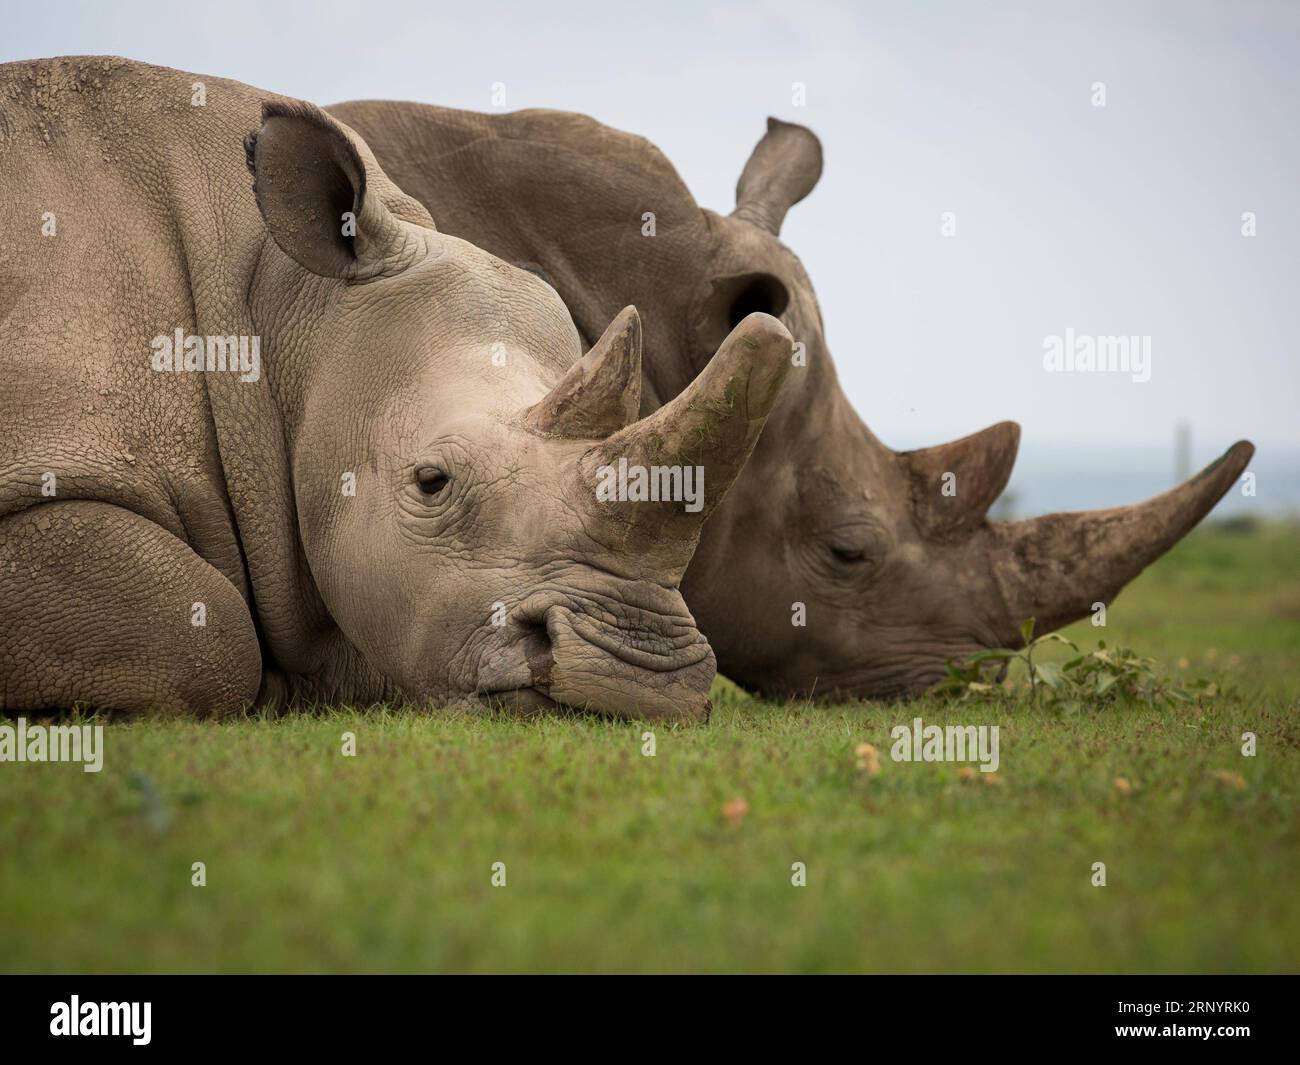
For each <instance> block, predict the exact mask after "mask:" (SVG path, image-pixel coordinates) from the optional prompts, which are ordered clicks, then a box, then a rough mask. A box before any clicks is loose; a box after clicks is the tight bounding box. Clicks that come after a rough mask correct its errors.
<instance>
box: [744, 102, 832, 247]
mask: <svg viewBox="0 0 1300 1065" xmlns="http://www.w3.org/2000/svg"><path fill="white" fill-rule="evenodd" d="M821 176H822V142H821V141H819V140H818V139H817V135H816V134H815V133H813V131H812V130H810V129H808V128H807V127H806V126H799V125H796V124H795V123H793V122H782V121H781V120H780V119H779V118H769V119H768V120H767V133H766V134H765V135H764V137H763V139H762V140H761V141H759V142H758V145H757V147H755V149H754V153H753V154H752V155H751V156H750V157H749V162H747V163H746V164H745V169H744V171H743V172H742V173H741V175H740V181H738V182H737V183H736V209H735V210H734V211H732V212H731V217H732V218H740V219H743V220H744V221H746V222H752V223H753V224H754V225H756V226H758V227H759V228H760V229H766V230H767V231H768V232H769V233H771V234H772V235H773V236H777V235H779V234H780V232H781V223H782V222H783V221H785V213H786V211H788V210H790V208H791V207H793V206H794V205H795V204H796V203H798V202H799V201H800V200H802V199H803V198H804V197H805V196H807V195H808V193H810V192H812V190H813V186H815V185H816V184H817V180H818V179H819V178H820V177H821Z"/></svg>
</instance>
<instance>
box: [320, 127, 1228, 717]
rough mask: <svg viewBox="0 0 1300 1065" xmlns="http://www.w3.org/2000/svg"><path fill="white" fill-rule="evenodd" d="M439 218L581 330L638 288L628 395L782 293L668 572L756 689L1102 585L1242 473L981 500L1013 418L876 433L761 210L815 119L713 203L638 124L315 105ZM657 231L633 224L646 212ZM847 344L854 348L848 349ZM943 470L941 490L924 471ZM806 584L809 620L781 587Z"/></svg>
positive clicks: (781, 205) (695, 355)
mask: <svg viewBox="0 0 1300 1065" xmlns="http://www.w3.org/2000/svg"><path fill="white" fill-rule="evenodd" d="M330 110H331V112H332V113H333V114H336V115H338V116H339V117H341V118H342V119H343V120H344V121H346V122H347V123H349V124H350V125H351V126H352V127H353V128H355V129H357V130H358V131H359V132H361V133H362V135H363V136H365V137H366V139H367V141H368V142H369V143H370V145H371V147H372V149H373V150H374V151H375V154H376V156H377V157H378V159H379V160H380V161H381V162H382V164H383V165H384V167H385V168H386V169H387V170H388V172H389V173H391V174H393V175H394V177H395V179H396V180H398V181H399V182H400V183H401V185H402V187H403V188H405V189H406V190H407V191H408V192H410V193H411V195H413V196H415V197H417V198H418V199H419V200H420V201H421V202H422V203H424V204H425V206H427V207H428V208H429V209H430V210H431V211H432V212H433V213H434V214H435V216H438V217H442V216H443V215H444V214H445V215H446V216H447V217H448V218H449V219H452V220H453V222H452V224H453V227H454V231H455V232H457V233H459V234H460V235H462V236H464V237H466V238H467V239H469V240H472V241H474V242H475V243H476V244H479V245H481V246H482V247H484V248H487V249H488V250H490V251H492V252H494V253H495V254H497V255H499V256H501V257H502V258H505V259H509V260H511V261H525V262H530V263H534V264H536V265H537V266H538V267H540V268H541V270H542V271H543V272H544V274H545V275H546V276H547V277H548V278H549V280H550V281H551V282H552V283H553V284H554V285H555V287H556V289H557V290H558V291H559V293H560V295H561V296H562V297H563V298H564V301H565V303H566V304H567V305H568V306H569V308H570V310H571V311H572V313H573V316H574V319H575V321H576V322H577V324H578V327H579V329H580V330H581V331H582V332H583V335H584V338H586V339H587V340H588V341H590V340H591V339H592V338H593V337H594V336H595V335H596V334H598V333H599V329H600V325H601V323H603V322H604V321H606V320H608V318H609V315H610V314H611V312H612V311H613V310H615V309H617V308H618V307H620V306H623V305H624V304H625V303H630V302H635V303H636V304H637V305H638V306H639V307H641V308H642V309H643V310H644V311H645V312H646V317H647V330H648V331H647V335H646V355H645V362H644V371H645V386H644V389H643V392H642V402H643V406H644V408H645V409H647V410H649V409H653V407H654V406H655V405H656V404H658V403H663V402H667V401H669V400H671V399H672V398H673V397H674V396H676V395H678V393H679V392H680V391H681V390H682V389H683V388H685V387H686V386H687V384H688V383H689V382H690V381H691V379H692V378H693V377H694V376H695V374H696V373H698V372H699V370H700V368H701V367H702V366H703V365H704V364H705V362H706V361H707V360H708V358H709V357H710V353H711V352H712V351H713V350H714V348H716V346H717V344H718V341H719V340H720V339H721V338H722V337H723V336H725V335H726V333H727V330H728V329H730V328H731V327H732V326H733V325H734V324H735V323H736V322H737V321H739V320H740V319H741V318H742V317H743V316H744V315H745V314H747V313H749V312H751V311H767V312H769V313H771V314H774V315H778V316H779V317H780V319H781V321H782V322H783V323H784V324H785V325H786V326H787V327H788V328H789V330H790V332H791V333H792V334H793V336H794V338H795V340H796V341H797V342H800V343H802V344H803V345H804V348H805V351H806V366H803V367H796V368H795V370H794V371H793V373H792V375H791V381H790V383H789V384H788V385H787V387H786V389H785V392H784V393H783V395H782V397H781V400H780V402H779V404H778V407H777V409H776V411H775V412H774V413H773V415H772V417H771V420H770V424H769V426H768V428H767V430H766V432H765V433H764V435H763V437H762V440H761V441H760V442H759V446H758V448H757V449H756V451H755V453H754V456H753V459H752V460H751V461H750V463H749V464H748V466H747V467H746V468H745V470H744V472H743V473H742V475H741V477H740V478H739V480H738V481H737V484H736V486H735V488H734V489H733V491H732V492H731V493H730V494H729V495H728V496H727V498H726V500H725V501H724V502H723V504H722V506H721V507H720V508H719V510H718V512H717V513H716V514H715V515H714V516H713V517H712V518H711V519H710V521H709V523H708V525H707V526H706V528H705V531H704V536H703V539H702V540H701V543H700V547H699V550H698V551H697V553H696V556H695V559H694V561H693V562H692V563H691V566H690V569H689V571H688V572H687V575H686V580H685V582H684V584H683V589H684V591H685V594H686V598H687V602H688V603H689V605H690V608H691V611H692V613H693V614H694V615H695V617H696V619H697V620H698V622H699V624H700V628H701V630H702V631H703V632H704V633H705V634H706V636H707V637H708V639H709V642H710V644H711V645H712V646H713V648H714V650H715V651H716V653H717V655H718V662H719V667H720V668H721V670H722V671H723V672H724V673H726V674H727V675H728V676H730V677H731V678H732V679H734V680H736V681H737V682H739V683H740V684H742V685H744V686H746V687H747V688H750V689H751V690H757V691H762V692H768V693H773V694H786V695H807V694H809V693H813V694H815V695H817V696H825V697H833V696H837V695H840V694H853V695H862V696H888V695H894V694H898V693H905V692H912V691H916V690H918V689H921V688H924V687H925V686H927V685H928V684H930V683H932V682H933V681H934V680H936V679H937V678H939V677H940V676H941V675H942V673H943V668H944V665H945V663H946V662H948V661H949V660H952V659H955V658H962V657H964V656H966V655H968V654H970V653H972V652H974V651H977V650H979V649H981V648H984V647H989V646H1018V645H1019V643H1020V634H1019V628H1020V622H1021V621H1023V620H1024V619H1026V618H1029V617H1036V618H1037V622H1038V626H1037V627H1038V631H1039V632H1045V631H1049V630H1051V629H1054V628H1058V627H1060V626H1061V625H1064V624H1066V623H1068V622H1070V621H1072V620H1075V619H1077V618H1079V617H1083V616H1085V615H1086V614H1087V613H1088V612H1089V611H1090V610H1091V609H1092V608H1093V604H1094V603H1096V602H1104V603H1107V604H1109V602H1110V601H1111V600H1112V599H1113V597H1114V596H1115V595H1116V594H1117V593H1118V592H1119V590H1120V589H1121V588H1122V587H1123V586H1124V585H1125V584H1126V583H1127V582H1128V581H1130V580H1131V579H1132V578H1133V577H1135V576H1136V575H1137V574H1138V573H1139V572H1140V571H1141V570H1142V569H1143V568H1144V567H1145V566H1146V565H1147V564H1149V563H1150V562H1152V561H1153V560H1154V559H1156V558H1157V557H1159V556H1160V555H1161V554H1163V553H1164V552H1165V551H1166V550H1168V549H1169V547H1171V546H1172V545H1173V544H1174V543H1175V542H1177V540H1178V539H1179V538H1180V537H1182V536H1183V535H1185V534H1186V533H1187V532H1188V531H1189V530H1190V529H1191V528H1192V527H1193V526H1194V525H1195V524H1196V523H1197V522H1198V521H1199V520H1200V519H1201V518H1202V517H1203V516H1204V515H1205V514H1206V513H1207V512H1208V511H1209V510H1210V508H1211V507H1213V505H1214V504H1215V502H1217V501H1218V499H1219V498H1220V497H1221V496H1222V495H1223V493H1224V492H1225V491H1227V490H1228V488H1229V487H1231V486H1232V484H1233V483H1234V481H1236V479H1237V478H1238V477H1239V475H1240V474H1241V472H1242V470H1243V469H1244V468H1245V466H1246V463H1247V462H1248V461H1249V459H1250V456H1251V454H1252V451H1253V449H1252V448H1251V446H1250V445H1249V444H1248V443H1244V442H1243V443H1239V444H1236V445H1234V447H1233V448H1232V449H1231V450H1230V451H1228V453H1227V454H1226V455H1225V456H1224V457H1223V458H1222V459H1220V460H1219V461H1218V462H1216V463H1215V464H1214V465H1213V466H1211V467H1210V468H1209V469H1207V470H1205V471H1204V472H1202V473H1201V474H1200V475H1198V476H1197V477H1196V478H1194V479H1192V480H1191V481H1189V482H1187V483H1186V484H1185V485H1182V486H1180V487H1179V488H1177V489H1175V490H1173V491H1172V492H1170V493H1166V494H1165V495H1164V496H1160V497H1157V498H1156V499H1154V500H1151V501H1149V502H1148V503H1145V504H1141V505H1139V506H1133V507H1121V508H1117V509H1114V510H1107V511H1100V512H1094V513H1088V514H1057V515H1050V516H1047V517H1043V518H1039V519H1035V520H1032V521H1023V522H1014V523H995V522H989V521H988V520H986V518H985V514H986V512H987V510H988V508H989V507H990V506H991V505H992V503H993V502H994V500H995V499H996V498H997V496H998V495H999V494H1000V493H1001V491H1002V489H1003V488H1004V487H1005V485H1006V482H1007V479H1008V478H1009V476H1010V474H1011V467H1012V464H1013V463H1014V461H1015V455H1016V449H1017V445H1018V443H1019V428H1018V426H1016V425H1015V424H1014V423H1010V422H1003V423H1001V424H999V425H996V426H993V427H992V428H990V429H988V430H985V431H984V432H983V433H979V434H975V435H974V436H972V437H967V438H964V439H962V440H958V441H955V442H953V443H951V444H947V445H941V446H940V447H936V448H930V449H926V450H923V451H915V452H903V453H900V452H895V451H892V450H891V449H889V448H888V447H886V446H885V445H884V444H882V443H881V442H880V441H879V440H878V439H877V438H876V437H875V436H874V435H873V434H872V433H871V431H870V430H869V429H868V428H867V427H866V425H864V424H863V422H862V421H861V419H859V417H858V416H857V414H855V413H854V411H853V409H852V408H851V407H850V405H849V403H848V401H847V400H846V399H845V397H844V395H843V393H842V392H841V390H840V388H839V385H838V383H837V381H836V375H835V369H834V366H833V365H832V363H831V359H830V353H829V351H828V349H827V345H826V340H825V335H824V327H823V323H822V318H821V312H820V310H819V309H818V306H817V299H816V296H815V294H814V292H813V288H812V283H811V282H810V281H809V279H808V276H807V274H806V273H805V272H804V269H803V266H802V265H801V264H800V262H799V260H798V259H797V258H796V257H795V255H794V254H793V253H792V252H791V251H790V250H789V249H788V248H787V247H785V245H784V244H782V243H781V241H780V239H779V237H778V234H779V231H780V226H781V221H782V219H783V218H784V216H785V213H786V210H787V209H788V208H789V207H790V206H791V205H792V204H794V203H795V202H797V201H798V200H800V199H802V198H803V197H804V196H805V195H807V194H808V193H809V192H810V191H811V190H812V188H813V186H814V185H815V184H816V182H817V179H818V177H819V176H820V174H821V167H822V153H821V145H820V143H819V142H818V140H817V138H816V137H815V136H814V135H813V134H812V133H811V132H810V131H808V130H807V129H804V128H803V127H801V126H796V125H791V124H787V123H784V122H779V121H776V120H774V119H772V120H769V123H768V131H767V134H766V135H765V136H764V137H763V139H762V140H761V141H760V142H759V144H758V146H757V147H756V148H755V150H754V153H753V155H752V156H751V158H750V159H749V161H748V163H747V164H746V166H745V168H744V171H743V173H742V174H741V177H740V181H739V183H738V186H737V206H736V209H735V211H734V212H733V213H732V214H731V215H730V216H722V215H719V214H715V213H714V212H712V211H709V210H704V209H701V208H700V207H698V206H697V205H696V203H695V201H694V200H693V198H692V197H691V195H690V193H689V191H688V190H687V188H686V186H685V185H684V184H683V183H682V181H681V179H680V178H679V177H678V175H677V173H676V172H675V171H674V169H673V168H672V166H671V164H669V162H668V161H667V160H666V159H665V158H664V157H663V155H662V154H660V152H659V151H658V150H657V149H656V148H655V147H654V146H653V145H651V144H649V143H648V142H647V141H645V140H643V139H641V138H639V137H635V136H632V135H630V134H626V133H622V132H619V131H618V130H614V129H610V128H608V127H606V126H602V125H600V124H599V123H597V122H595V121H593V120H591V119H589V118H586V117H583V116H580V115H575V114H567V113H563V112H553V111H521V112H517V113H514V114H501V115H483V114H475V113H470V112H463V111H453V110H447V109H444V108H437V107H430V106H427V105H422V104H411V103H392V102H386V101H362V102H354V103H347V104H341V105H338V106H335V107H333V108H331V109H330ZM648 211H649V212H653V213H654V214H655V224H656V235H655V236H653V237H646V236H642V232H641V230H642V225H643V216H644V214H645V212H648ZM855 357H863V358H866V357H870V355H869V353H859V354H857V355H856V356H855ZM945 473H953V474H955V475H956V480H955V487H956V495H955V496H945V495H943V493H942V488H943V484H944V478H943V475H944V474H945ZM795 603H802V604H804V606H805V608H806V618H807V624H806V626H805V627H796V626H793V625H792V623H791V621H792V607H793V604H795Z"/></svg>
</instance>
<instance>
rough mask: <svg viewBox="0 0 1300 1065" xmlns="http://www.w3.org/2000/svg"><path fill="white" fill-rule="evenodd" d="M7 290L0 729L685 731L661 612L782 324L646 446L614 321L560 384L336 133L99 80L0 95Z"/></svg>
mask: <svg viewBox="0 0 1300 1065" xmlns="http://www.w3.org/2000/svg"><path fill="white" fill-rule="evenodd" d="M250 171H251V178H250ZM0 275H2V276H0V380H2V381H3V390H2V391H0V709H3V710H7V711H10V712H13V711H21V710H30V709H41V708H60V707H68V706H71V705H74V704H79V705H85V706H90V707H107V708H113V709H118V710H124V711H146V710H158V711H167V710H172V711H190V712H195V713H214V714H216V713H228V712H231V711H234V710H237V709H238V708H239V707H241V706H244V705H245V704H248V703H252V702H258V703H267V704H271V705H276V706H283V705H287V704H291V703H295V702H304V701H317V700H319V701H330V702H335V701H345V702H350V703H354V704H356V703H372V702H376V701H381V700H395V699H411V700H418V701H421V702H452V701H458V700H462V699H463V700H468V701H474V702H479V701H481V700H488V701H499V702H504V703H507V704H510V705H513V706H516V707H522V708H524V709H527V710H537V709H550V708H552V707H554V706H557V705H562V706H564V707H579V708H586V709H588V710H592V711H597V712H602V713H607V714H611V715H626V716H644V717H650V718H671V719H681V720H699V719H701V718H703V717H705V716H706V714H707V712H708V699H707V693H708V689H709V685H710V683H711V681H712V679H713V676H714V671H715V659H714V655H713V653H712V651H711V650H710V648H709V647H708V644H707V642H706V641H705V639H704V638H703V637H702V636H701V634H700V632H699V630H698V628H697V626H696V625H695V623H694V621H693V619H692V618H691V615H690V612H689V611H688V610H687V608H686V606H685V603H684V602H683V599H682V596H681V593H680V591H679V590H678V585H679V582H680V579H681V576H682V573H683V572H684V570H685V568H686V564H687V562H688V561H689V560H690V555H691V552H692V550H693V548H694V545H695V543H696V541H697V539H698V536H699V533H700V529H701V527H702V525H703V522H704V520H705V518H706V517H707V515H708V514H709V512H710V511H711V510H713V508H714V507H715V506H716V505H717V503H718V501H719V500H720V499H721V498H722V496H723V495H724V494H725V492H726V490H727V487H728V486H729V484H730V483H731V481H732V480H733V479H734V477H735V475H736V473H737V471H738V470H739V468H740V467H741V466H742V465H743V462H744V460H745V458H746V457H747V455H748V454H749V452H750V451H751V450H752V448H753V445H754V442H755V440H756V439H757V437H758V435H759V432H760V431H761V429H762V425H763V422H764V419H765V416H766V414H767V412H768V411H770V410H771V408H772V406H773V404H774V402H775V399H776V396H777V393H778V390H779V388H780V386H781V383H782V381H783V379H784V377H785V376H786V374H787V373H788V372H789V368H790V363H791V348H792V342H791V339H790V336H789V334H788V333H787V331H786V330H785V329H784V327H782V326H781V324H780V323H779V322H778V321H777V320H776V319H775V318H773V317H770V316H765V315H761V314H755V315H752V316H749V317H747V318H746V319H745V320H744V321H743V322H741V323H739V325H738V326H737V328H736V329H735V330H734V331H733V332H731V334H730V335H729V336H728V338H727V340H726V341H725V343H723V344H722V345H721V349H720V350H719V352H718V354H717V357H716V358H715V359H713V360H712V361H711V362H710V363H709V365H708V366H707V368H705V369H704V372H702V373H701V374H700V375H699V378H698V379H697V380H696V381H695V382H694V383H692V384H691V385H690V387H688V388H687V389H686V390H685V391H684V392H683V393H682V394H681V396H680V397H679V401H677V402H674V403H670V404H668V405H666V406H663V407H661V408H658V409H657V410H656V411H655V413H654V414H652V415H651V416H649V417H647V418H645V419H638V411H639V407H640V385H641V380H642V373H641V365H640V362H641V343H642V340H641V337H642V326H641V320H640V318H639V316H638V314H637V312H636V310H635V309H634V308H632V307H627V308H623V309H620V310H618V311H617V312H616V313H615V314H614V315H612V316H611V318H612V319H613V321H612V324H610V325H609V327H608V329H605V330H604V331H603V332H602V333H601V335H600V336H599V339H597V340H596V342H595V343H594V344H593V345H592V346H591V347H590V350H588V351H587V352H586V354H585V355H584V354H583V352H582V345H581V343H580V340H579V336H578V333H577V331H576V329H575V327H574V324H573V322H572V319H571V318H570V315H569V312H568V311H567V310H566V308H565V306H564V304H563V303H562V302H561V300H560V299H559V297H558V296H557V295H556V293H555V292H554V290H553V289H552V288H551V287H550V286H549V285H548V284H546V283H545V282H544V281H542V280H541V279H539V278H538V277H537V276H536V275H535V274H534V273H531V272H528V271H525V270H520V269H518V268H516V267H514V266H511V265H509V264H507V263H505V262H503V261H501V260H500V259H498V258H495V257H493V256H492V255H490V254H488V253H487V252H485V251H483V250H481V249H480V248H478V247H476V246H474V245H473V244H472V243H468V242H466V241H464V240H462V239H458V238H456V237H454V236H451V235H448V234H446V233H443V232H439V231H438V230H436V229H435V227H434V224H433V222H432V220H431V218H430V216H429V214H428V212H427V211H426V210H425V209H424V208H423V207H422V206H421V205H420V204H418V203H417V202H416V201H415V200H413V199H411V198H410V197H408V196H407V195H405V194H404V193H402V192H401V190H400V189H399V188H398V187H397V186H396V185H395V184H394V183H393V182H392V181H391V180H390V179H389V178H388V177H387V176H386V175H385V173H384V171H383V170H382V168H381V167H380V166H379V165H378V164H377V163H376V161H375V159H374V157H373V155H372V153H371V152H370V150H369V149H368V148H367V146H366V144H365V142H364V140H363V139H361V138H360V137H358V136H357V135H356V134H355V133H354V132H353V131H351V130H349V129H347V128H346V127H345V126H344V125H342V124H341V123H339V122H338V121H337V120H335V119H333V118H330V117H329V116H327V115H326V114H324V113H323V112H322V111H320V110H319V109H317V108H315V107H314V106H312V105H310V104H305V103H302V102H300V101H292V100H286V99H283V98H280V97H274V96H271V95H269V94H267V93H263V92H259V91H257V90H255V89H253V88H250V87H247V86H245V85H241V84H238V83H235V82H231V81H226V80H222V79H217V78H203V77H196V76H194V75H190V74H183V73H180V72H178V71H173V70H167V69H162V68H158V67H152V66H146V65H143V64H139V63H134V62H130V61H126V60H120V59H102V58H67V59H57V60H42V61H33V62H23V63H15V64H10V65H6V66H2V67H0ZM628 464H631V467H632V468H633V470H634V472H635V471H641V472H642V474H644V471H645V470H647V469H667V470H669V471H670V472H671V471H672V470H673V469H674V468H675V465H680V466H682V467H684V468H687V467H688V468H689V469H690V470H703V471H704V472H703V473H699V474H698V475H697V476H696V477H695V479H694V482H693V483H694V487H693V490H692V491H693V494H692V495H691V497H690V498H686V497H685V496H684V495H683V494H682V492H681V491H678V493H677V496H676V497H674V496H672V493H671V491H665V492H654V491H653V490H652V491H651V492H650V494H649V495H648V496H647V494H646V492H645V485H644V483H641V490H640V491H639V492H638V491H630V492H629V491H624V492H623V493H622V494H618V493H614V494H607V495H606V496H605V497H602V496H601V494H600V486H601V484H602V483H604V482H606V481H608V480H609V476H608V473H607V471H610V470H612V469H614V468H618V469H619V470H620V471H624V470H625V469H626V468H627V466H628ZM705 473H706V474H707V477H705V475H704V474H705ZM620 476H622V473H620ZM683 476H684V475H683ZM679 479H680V478H679ZM641 481H642V482H644V476H643V477H642V478H641ZM663 483H665V484H666V485H667V486H668V489H672V488H673V485H674V482H673V480H672V478H671V477H669V478H668V479H666V480H665V481H664V482H663ZM652 487H653V486H652Z"/></svg>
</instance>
